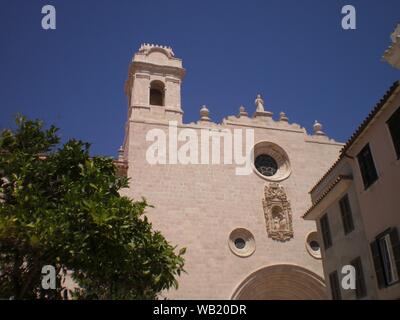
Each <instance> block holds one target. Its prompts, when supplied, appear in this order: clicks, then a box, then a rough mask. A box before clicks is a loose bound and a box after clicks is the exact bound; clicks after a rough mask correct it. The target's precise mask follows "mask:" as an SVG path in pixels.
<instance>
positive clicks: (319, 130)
mask: <svg viewBox="0 0 400 320" xmlns="http://www.w3.org/2000/svg"><path fill="white" fill-rule="evenodd" d="M313 128H314V134H315V135H317V136H324V135H325V133H324V132H323V131H322V124H320V123H319V122H318V121H317V120H315V122H314V125H313Z"/></svg>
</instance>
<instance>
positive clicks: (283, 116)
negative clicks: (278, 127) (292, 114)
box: [279, 111, 289, 122]
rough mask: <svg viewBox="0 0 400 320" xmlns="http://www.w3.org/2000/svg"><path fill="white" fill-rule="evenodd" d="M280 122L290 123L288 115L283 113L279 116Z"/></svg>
mask: <svg viewBox="0 0 400 320" xmlns="http://www.w3.org/2000/svg"><path fill="white" fill-rule="evenodd" d="M279 121H284V122H289V118H288V117H287V116H286V113H284V112H283V111H282V112H281V113H280V114H279Z"/></svg>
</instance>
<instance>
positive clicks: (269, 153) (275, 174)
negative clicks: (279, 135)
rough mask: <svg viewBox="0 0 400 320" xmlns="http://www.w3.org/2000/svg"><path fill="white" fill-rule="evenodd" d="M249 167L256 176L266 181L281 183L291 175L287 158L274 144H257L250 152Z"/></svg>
mask: <svg viewBox="0 0 400 320" xmlns="http://www.w3.org/2000/svg"><path fill="white" fill-rule="evenodd" d="M251 159H252V160H251V166H252V167H253V170H254V172H255V174H256V175H258V176H259V177H260V178H262V179H264V180H267V181H276V182H279V181H283V180H285V179H287V178H288V177H289V175H290V173H291V169H290V162H289V157H288V155H287V154H286V152H285V150H283V149H282V148H281V147H280V146H278V145H277V144H276V143H273V142H269V141H260V142H257V143H256V144H255V145H254V147H253V150H252V155H251Z"/></svg>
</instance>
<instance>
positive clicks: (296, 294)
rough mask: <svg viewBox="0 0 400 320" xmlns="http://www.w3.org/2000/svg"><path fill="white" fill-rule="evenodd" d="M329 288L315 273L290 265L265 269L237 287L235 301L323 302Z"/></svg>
mask: <svg viewBox="0 0 400 320" xmlns="http://www.w3.org/2000/svg"><path fill="white" fill-rule="evenodd" d="M326 298H327V297H326V287H325V284H324V281H323V279H322V278H321V277H319V276H318V275H316V274H315V273H313V272H311V271H309V270H307V269H305V268H302V267H299V266H295V265H290V264H283V265H273V266H268V267H264V268H261V269H259V270H257V271H255V272H253V273H252V274H250V275H249V276H248V277H247V278H246V279H245V280H244V281H242V283H241V284H240V285H239V286H238V287H237V288H236V290H235V292H234V294H233V295H232V299H234V300H321V299H326Z"/></svg>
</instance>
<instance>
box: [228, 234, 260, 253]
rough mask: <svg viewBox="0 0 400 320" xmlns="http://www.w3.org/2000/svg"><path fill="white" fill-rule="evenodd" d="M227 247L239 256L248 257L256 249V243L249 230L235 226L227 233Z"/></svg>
mask: <svg viewBox="0 0 400 320" xmlns="http://www.w3.org/2000/svg"><path fill="white" fill-rule="evenodd" d="M229 248H230V249H231V251H232V252H233V253H234V254H236V255H237V256H239V257H248V256H251V255H252V254H253V253H254V251H255V250H256V243H255V241H254V237H253V235H252V234H251V232H250V231H249V230H247V229H244V228H237V229H235V230H233V231H232V232H231V234H230V235H229Z"/></svg>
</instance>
